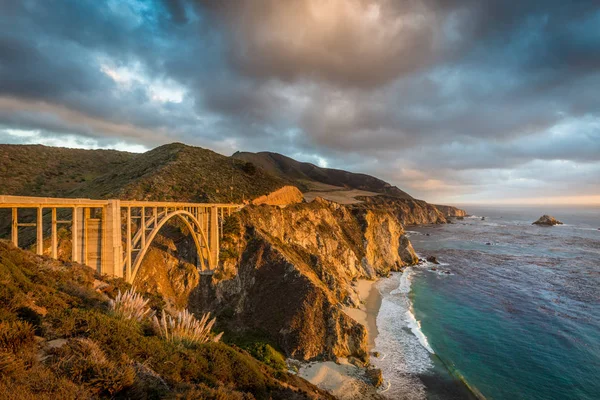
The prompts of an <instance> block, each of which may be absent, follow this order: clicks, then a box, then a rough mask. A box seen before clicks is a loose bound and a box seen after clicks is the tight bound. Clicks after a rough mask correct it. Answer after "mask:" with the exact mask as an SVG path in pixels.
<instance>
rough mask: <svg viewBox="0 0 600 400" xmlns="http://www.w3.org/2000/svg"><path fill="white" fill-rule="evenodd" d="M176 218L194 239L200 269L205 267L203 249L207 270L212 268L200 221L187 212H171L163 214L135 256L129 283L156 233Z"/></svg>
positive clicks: (212, 263) (206, 241) (209, 252)
mask: <svg viewBox="0 0 600 400" xmlns="http://www.w3.org/2000/svg"><path fill="white" fill-rule="evenodd" d="M175 217H178V218H179V219H180V220H181V221H182V222H183V223H185V225H186V226H187V227H188V229H189V230H190V232H191V234H192V238H193V239H194V244H195V245H196V251H197V252H198V259H199V260H200V268H201V270H204V269H205V267H206V265H205V261H204V254H203V248H205V249H206V252H205V253H206V258H207V261H208V269H210V268H211V267H212V266H214V265H215V264H214V261H216V260H212V254H211V251H210V248H209V244H208V240H207V238H206V236H205V234H204V231H203V229H202V225H201V224H200V221H198V219H196V217H195V216H194V215H193V214H192V213H191V212H189V211H186V210H175V211H171V212H165V214H164V215H163V216H162V218H161V219H160V221H159V222H158V223H157V224H156V226H154V228H153V229H152V231H151V232H150V233H149V234H148V236H147V237H146V245H145V246H144V247H142V249H141V250H140V251H139V253H138V254H137V255H136V256H135V260H134V262H133V265H132V268H131V277H130V278H129V282H134V280H135V277H136V275H137V273H138V272H139V269H140V267H141V266H142V261H143V260H144V256H145V255H146V253H147V252H148V250H149V249H150V245H151V244H152V242H153V241H154V238H155V237H156V235H157V234H158V232H159V231H160V230H161V229H162V227H163V226H164V225H165V224H166V223H167V222H169V221H170V220H172V219H173V218H175Z"/></svg>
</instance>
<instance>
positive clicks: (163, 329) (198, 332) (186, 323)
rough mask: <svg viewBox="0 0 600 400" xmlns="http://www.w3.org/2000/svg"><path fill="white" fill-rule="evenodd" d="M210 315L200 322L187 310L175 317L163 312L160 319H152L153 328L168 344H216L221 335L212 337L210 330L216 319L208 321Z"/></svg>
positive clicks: (205, 315) (179, 312)
mask: <svg viewBox="0 0 600 400" xmlns="http://www.w3.org/2000/svg"><path fill="white" fill-rule="evenodd" d="M209 318H210V313H206V314H204V315H203V316H202V318H201V319H200V320H198V319H196V317H194V315H193V314H192V313H190V312H189V311H188V310H183V311H178V312H177V313H176V314H175V316H171V315H168V314H167V313H165V311H164V310H163V312H162V314H161V317H160V319H159V318H157V317H156V316H155V317H154V327H155V329H156V330H157V331H158V333H159V335H160V336H161V337H163V338H165V339H166V340H167V341H170V342H179V343H183V344H184V345H194V344H199V343H207V342H210V341H212V342H218V341H219V340H220V339H221V336H222V333H220V334H218V335H216V336H214V337H213V336H212V335H211V332H210V330H211V328H212V327H213V325H214V324H215V322H216V318H213V319H212V320H210V321H209Z"/></svg>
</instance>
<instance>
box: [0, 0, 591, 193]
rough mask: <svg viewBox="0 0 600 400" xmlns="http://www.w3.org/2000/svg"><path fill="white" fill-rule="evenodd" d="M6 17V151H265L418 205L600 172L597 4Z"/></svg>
mask: <svg viewBox="0 0 600 400" xmlns="http://www.w3.org/2000/svg"><path fill="white" fill-rule="evenodd" d="M0 10H1V12H0V126H1V127H2V129H3V131H2V132H3V133H2V135H3V136H1V137H2V138H3V140H13V141H18V140H22V139H19V137H17V136H15V137H14V138H13V139H4V138H8V137H10V133H6V132H11V129H13V130H14V129H18V130H23V131H35V132H37V135H39V136H40V137H43V138H46V139H44V140H49V139H48V138H51V139H52V140H60V138H61V137H63V136H64V137H67V136H68V137H74V136H73V135H75V136H76V137H81V138H83V139H81V140H82V143H88V141H89V140H93V141H95V142H94V143H98V144H101V145H108V146H110V144H111V143H117V142H119V143H121V142H124V143H130V144H142V145H145V146H147V147H152V146H156V145H158V144H162V143H167V142H171V141H175V140H177V141H184V142H187V143H191V144H198V145H202V146H206V147H212V148H214V149H216V150H218V151H222V152H227V153H230V152H233V151H234V150H238V149H247V150H265V149H266V150H273V151H279V152H284V153H287V154H289V155H292V156H297V157H300V158H304V159H307V160H311V161H315V160H326V161H328V163H329V165H330V166H335V167H340V168H351V169H355V170H364V171H366V172H370V173H373V174H376V175H381V176H382V177H384V178H386V179H390V180H392V181H393V183H395V184H398V185H400V186H402V185H406V186H407V189H408V190H409V191H410V190H413V191H414V192H415V193H416V195H418V196H419V195H423V196H425V195H427V196H431V195H432V193H433V194H435V193H439V192H441V191H445V192H444V193H446V192H447V193H453V192H462V193H468V194H469V195H471V194H473V193H477V192H478V190H479V189H481V190H484V188H488V187H489V185H490V181H491V182H496V183H497V184H498V185H500V186H501V185H507V183H506V182H508V179H509V178H507V177H509V176H515V172H514V171H516V170H517V169H519V174H518V175H519V176H521V177H522V179H523V181H527V180H529V179H530V178H529V177H528V176H527V171H534V170H535V171H538V170H539V169H540V168H541V169H543V168H544V166H546V168H547V169H548V173H549V175H551V176H553V177H563V178H561V179H565V180H566V179H571V180H573V179H575V181H578V180H577V179H576V176H575V175H573V174H570V175H568V176H567V175H562V174H561V173H559V169H560V168H563V167H564V165H563V164H560V163H561V162H569V163H572V164H573V163H574V164H573V165H580V166H582V168H583V169H586V171H588V172H589V171H597V170H598V165H599V164H600V159H599V156H598V155H599V154H600V148H599V146H600V144H599V143H600V136H599V132H600V97H599V96H598V95H597V88H598V87H600V28H598V27H599V26H600V12H599V5H598V2H597V1H576V2H565V1H555V0H547V1H534V0H532V1H525V2H507V1H501V0H488V1H475V0H421V1H411V2H400V1H394V0H377V1H376V0H372V1H369V0H345V1H341V0H340V1H337V0H289V1H278V0H260V1H252V2H245V1H231V2H223V1H216V0H214V1H193V0H164V1H160V0H156V1H153V2H149V1H134V0H130V1H127V2H122V1H106V2H97V1H77V2H68V1H57V2H45V1H22V2H13V1H9V0H0ZM7 129H8V130H7ZM7 135H8V136H7ZM69 135H70V136H69ZM28 140H29V139H28ZM31 140H34V139H31ZM540 165H541V166H540ZM589 173H590V174H591V172H589ZM468 174H470V176H469V175H468ZM584 176H586V177H587V176H590V175H589V174H588V173H586V174H583V173H582V178H581V179H580V180H579V181H580V182H581V190H582V193H583V192H584V191H585V192H586V193H587V192H589V182H588V180H586V179H587V178H584ZM574 177H575V178H574ZM547 181H548V182H550V181H551V178H548V179H547ZM424 182H425V183H424ZM554 183H555V182H553V184H554ZM546 186H547V187H544V185H543V183H542V184H540V186H539V187H540V188H542V189H543V190H547V193H551V186H552V185H550V184H548V185H546ZM536 187H538V186H536ZM461 188H462V189H461ZM478 188H479V189H478ZM542 189H540V190H542ZM486 190H487V189H486ZM499 190H501V189H499ZM436 191H437V192H436ZM576 191H577V190H575V192H576ZM544 193H546V192H544Z"/></svg>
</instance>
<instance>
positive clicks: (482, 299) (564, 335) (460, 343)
mask: <svg viewBox="0 0 600 400" xmlns="http://www.w3.org/2000/svg"><path fill="white" fill-rule="evenodd" d="M465 209H466V210H467V212H469V213H470V214H473V216H472V217H468V218H465V219H464V220H455V223H454V224H448V225H435V226H421V227H409V228H408V229H409V235H410V240H411V242H412V244H413V246H414V248H415V250H416V251H417V253H418V254H419V256H420V257H423V258H424V257H426V256H431V255H433V256H436V257H437V259H438V261H439V262H440V265H434V264H432V263H426V264H424V265H420V266H415V267H410V268H407V269H406V270H405V271H404V272H403V273H398V274H395V275H392V276H391V277H390V278H386V279H383V280H382V281H380V282H379V283H378V285H377V287H378V288H379V290H380V292H381V294H382V304H381V309H380V311H379V314H378V317H377V327H378V330H379V336H378V337H377V338H376V339H375V349H374V350H375V351H378V352H380V357H379V358H374V359H373V362H374V364H375V365H377V366H378V367H380V368H381V369H382V370H383V373H384V378H385V380H386V383H385V387H384V389H383V390H382V392H383V394H384V395H386V396H388V397H389V398H391V399H463V398H486V399H497V400H501V399H507V400H515V399H527V400H535V399H544V400H546V399H561V400H563V399H584V400H586V399H590V400H591V399H600V230H598V228H600V208H598V207H596V208H583V207H580V208H576V207H573V208H554V209H548V208H547V207H521V208H517V207H496V206H494V207H480V206H478V207H475V206H467V207H465ZM541 214H550V215H553V216H554V217H556V218H557V219H559V220H561V221H562V222H564V223H565V225H562V226H555V227H539V226H534V225H531V223H532V222H533V221H535V220H536V219H537V218H539V217H540V216H541ZM481 217H485V220H482V219H481Z"/></svg>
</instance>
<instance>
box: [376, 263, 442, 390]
mask: <svg viewBox="0 0 600 400" xmlns="http://www.w3.org/2000/svg"><path fill="white" fill-rule="evenodd" d="M414 273H415V269H413V268H412V267H408V268H406V269H405V270H404V272H403V273H402V274H393V275H392V276H391V277H390V278H386V279H382V280H381V281H380V282H379V283H378V288H379V290H380V292H381V294H382V302H381V308H380V310H379V314H378V315H377V328H378V330H379V335H378V336H377V338H376V339H375V349H374V350H376V351H378V352H379V353H381V354H385V357H380V358H373V359H372V362H373V363H374V364H375V365H377V366H378V367H379V368H381V370H382V371H383V375H384V378H385V379H386V381H388V382H389V383H390V385H389V387H387V388H386V392H385V396H389V397H390V398H397V396H402V398H410V399H424V398H425V387H424V386H423V384H422V382H421V381H420V380H419V378H417V376H416V375H417V374H421V373H425V372H426V371H428V370H430V369H431V368H433V363H432V361H431V358H430V353H433V350H432V349H431V347H430V346H429V343H428V342H427V338H426V337H425V335H424V334H423V333H422V331H421V329H420V325H419V323H418V321H417V320H416V319H415V318H414V316H413V314H412V311H411V309H412V306H411V303H410V299H409V297H408V295H409V293H410V289H411V277H412V275H413V274H414Z"/></svg>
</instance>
